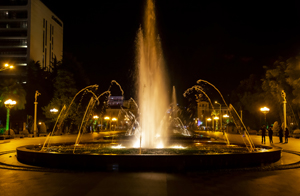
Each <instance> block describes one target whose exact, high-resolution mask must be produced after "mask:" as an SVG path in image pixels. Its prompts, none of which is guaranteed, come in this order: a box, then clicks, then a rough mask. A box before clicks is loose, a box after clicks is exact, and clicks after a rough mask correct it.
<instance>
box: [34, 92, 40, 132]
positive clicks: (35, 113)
mask: <svg viewBox="0 0 300 196" xmlns="http://www.w3.org/2000/svg"><path fill="white" fill-rule="evenodd" d="M39 95H41V93H39V91H35V101H34V121H33V123H34V124H33V134H34V137H35V136H36V132H37V129H36V116H37V104H38V102H37V97H38V96H39Z"/></svg>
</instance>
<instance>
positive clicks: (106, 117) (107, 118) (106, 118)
mask: <svg viewBox="0 0 300 196" xmlns="http://www.w3.org/2000/svg"><path fill="white" fill-rule="evenodd" d="M109 119H110V117H109V116H105V117H104V120H106V121H108V120H109ZM109 127H110V126H109ZM106 128H107V127H106ZM106 128H105V129H106Z"/></svg>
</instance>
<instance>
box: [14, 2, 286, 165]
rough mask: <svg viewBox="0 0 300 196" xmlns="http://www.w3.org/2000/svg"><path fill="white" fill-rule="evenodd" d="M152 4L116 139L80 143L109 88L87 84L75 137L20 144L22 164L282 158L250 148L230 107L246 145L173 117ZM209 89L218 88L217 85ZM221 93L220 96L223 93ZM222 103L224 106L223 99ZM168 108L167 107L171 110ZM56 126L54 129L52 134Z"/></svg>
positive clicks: (174, 108) (174, 105)
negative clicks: (124, 122) (133, 92)
mask: <svg viewBox="0 0 300 196" xmlns="http://www.w3.org/2000/svg"><path fill="white" fill-rule="evenodd" d="M154 8H155V5H154V2H153V0H147V6H146V12H145V21H144V28H143V29H142V28H140V29H139V31H138V34H137V51H138V52H137V70H138V71H137V75H138V80H137V89H138V93H137V94H138V104H137V103H136V102H135V101H134V99H132V98H131V99H130V101H132V102H133V103H134V105H135V106H136V108H137V114H133V113H132V112H130V111H125V109H123V108H120V111H121V112H122V113H123V114H124V115H125V117H127V119H129V120H130V121H131V125H130V126H129V128H128V130H127V131H126V133H124V135H123V136H122V137H119V138H114V135H112V137H111V140H104V139H103V140H96V141H95V140H93V141H89V142H81V137H82V136H83V135H84V134H83V131H82V129H83V127H85V125H86V122H87V121H88V119H89V117H90V114H91V112H92V110H93V108H94V106H95V103H96V102H99V98H100V97H101V96H102V95H104V94H107V95H108V96H110V87H111V86H110V87H109V89H108V90H107V91H105V92H103V93H102V94H100V95H99V96H97V95H96V94H95V92H94V91H92V90H91V87H95V88H97V87H98V86H97V85H93V86H89V87H86V88H84V89H82V90H81V91H79V92H78V93H77V94H76V95H75V97H74V98H73V100H72V102H71V104H72V103H73V102H74V100H75V98H76V96H77V95H78V94H79V93H81V92H88V93H86V95H91V98H90V101H89V103H88V105H87V107H86V111H85V113H84V116H83V119H82V122H81V125H80V128H79V131H78V135H77V137H76V141H75V142H73V143H59V144H52V143H50V141H51V134H49V136H48V137H47V138H46V141H45V144H44V145H35V146H34V145H32V146H23V147H18V148H17V158H18V160H19V161H20V162H22V163H26V164H32V165H39V166H45V167H60V168H74V169H78V168H80V169H83V168H85V169H91V168H92V169H104V170H105V169H108V170H114V169H116V168H117V169H120V170H199V169H216V168H217V169H220V168H235V167H248V166H257V165H261V164H264V163H271V162H275V161H277V160H279V159H280V157H281V150H278V149H271V148H268V147H255V146H254V144H253V142H252V141H251V138H250V137H249V134H248V132H247V130H246V127H245V126H244V125H243V123H242V121H241V119H240V118H239V116H238V114H237V113H236V112H234V108H233V106H231V105H230V106H229V107H228V108H230V111H231V115H232V116H235V117H234V118H235V123H236V125H237V124H239V126H241V125H243V126H244V127H245V132H246V133H247V134H246V138H242V139H243V140H244V145H233V144H230V143H229V141H228V137H227V134H226V133H225V136H224V137H225V138H224V139H221V140H212V138H211V137H202V135H197V134H191V133H190V132H189V131H188V130H187V129H185V127H184V125H183V123H182V121H181V120H180V118H179V117H178V115H177V111H178V108H177V103H176V102H177V101H176V93H175V87H173V94H172V103H171V104H168V98H167V97H168V96H167V94H166V92H167V84H166V82H165V79H166V78H167V76H166V73H165V67H164V60H163V55H162V49H161V44H160V40H159V38H158V37H157V32H156V27H155V26H156V24H155V21H156V16H155V9H154ZM201 82H206V83H208V82H207V81H204V80H199V81H198V82H197V83H201ZM112 84H116V85H118V86H119V88H120V90H121V92H122V95H123V93H124V92H123V90H122V88H121V86H120V85H119V84H118V83H117V82H116V81H115V80H113V81H112V83H111V85H112ZM208 84H210V83H208ZM210 85H211V86H213V85H212V84H210ZM213 87H214V88H215V89H216V90H217V91H218V92H219V90H218V89H217V88H216V87H215V86H213ZM190 89H196V90H198V91H199V92H202V93H203V94H204V95H205V96H206V97H207V98H208V99H209V97H208V96H207V94H206V93H205V92H204V91H203V89H202V88H201V86H199V85H195V86H194V87H192V88H190ZM219 93H220V92H219ZM220 96H221V97H222V94H221V93H220ZM222 98H223V97H222ZM209 100H210V99H209ZM223 101H224V99H223ZM210 103H211V102H210ZM224 103H225V104H226V102H225V101H224ZM211 105H212V103H211ZM170 106H171V107H170ZM226 106H227V104H226ZM70 107H71V105H70V106H69V107H68V108H67V109H66V110H65V111H64V114H60V115H59V116H61V119H60V118H59V117H58V119H57V122H56V124H58V126H59V127H60V126H61V124H62V123H63V121H64V119H65V118H66V117H67V115H68V111H69V108H70ZM170 108H171V109H170ZM212 108H213V105H212ZM166 111H170V114H169V113H168V112H166ZM170 119H171V120H170ZM172 123H175V124H176V126H177V129H176V130H177V131H178V132H176V134H177V135H179V136H180V137H173V135H174V131H173V132H172V131H171V132H170V131H169V126H170V124H172ZM54 130H55V127H54V128H53V131H52V133H53V132H54ZM172 134H173V135H172ZM211 134H212V133H211ZM134 143H136V144H137V145H134ZM133 146H135V147H133ZM261 149H263V150H261Z"/></svg>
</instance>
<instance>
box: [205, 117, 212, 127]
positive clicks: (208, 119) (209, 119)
mask: <svg viewBox="0 0 300 196" xmlns="http://www.w3.org/2000/svg"><path fill="white" fill-rule="evenodd" d="M207 121H211V118H207V119H206V125H205V129H207Z"/></svg>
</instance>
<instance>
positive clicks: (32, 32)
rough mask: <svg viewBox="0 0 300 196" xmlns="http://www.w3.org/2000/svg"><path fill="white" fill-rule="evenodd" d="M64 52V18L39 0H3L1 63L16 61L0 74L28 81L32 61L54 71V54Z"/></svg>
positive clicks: (0, 64) (56, 55)
mask: <svg viewBox="0 0 300 196" xmlns="http://www.w3.org/2000/svg"><path fill="white" fill-rule="evenodd" d="M62 56H63V22H62V21H61V20H60V19H59V18H58V17H57V16H56V15H55V14H54V13H53V12H52V11H51V10H50V9H49V8H47V7H46V6H45V5H44V4H43V3H42V2H41V1H40V0H1V1H0V67H2V66H3V65H4V64H5V63H8V64H10V65H13V66H14V67H15V69H14V70H13V71H12V70H11V71H3V72H0V75H1V76H11V77H17V78H19V79H20V80H22V82H23V83H26V73H27V72H26V70H27V68H26V67H27V66H28V64H29V63H30V62H31V61H39V62H40V64H41V66H42V67H43V68H46V69H47V70H49V71H51V66H49V65H51V63H52V62H53V59H54V58H57V60H61V59H62Z"/></svg>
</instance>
